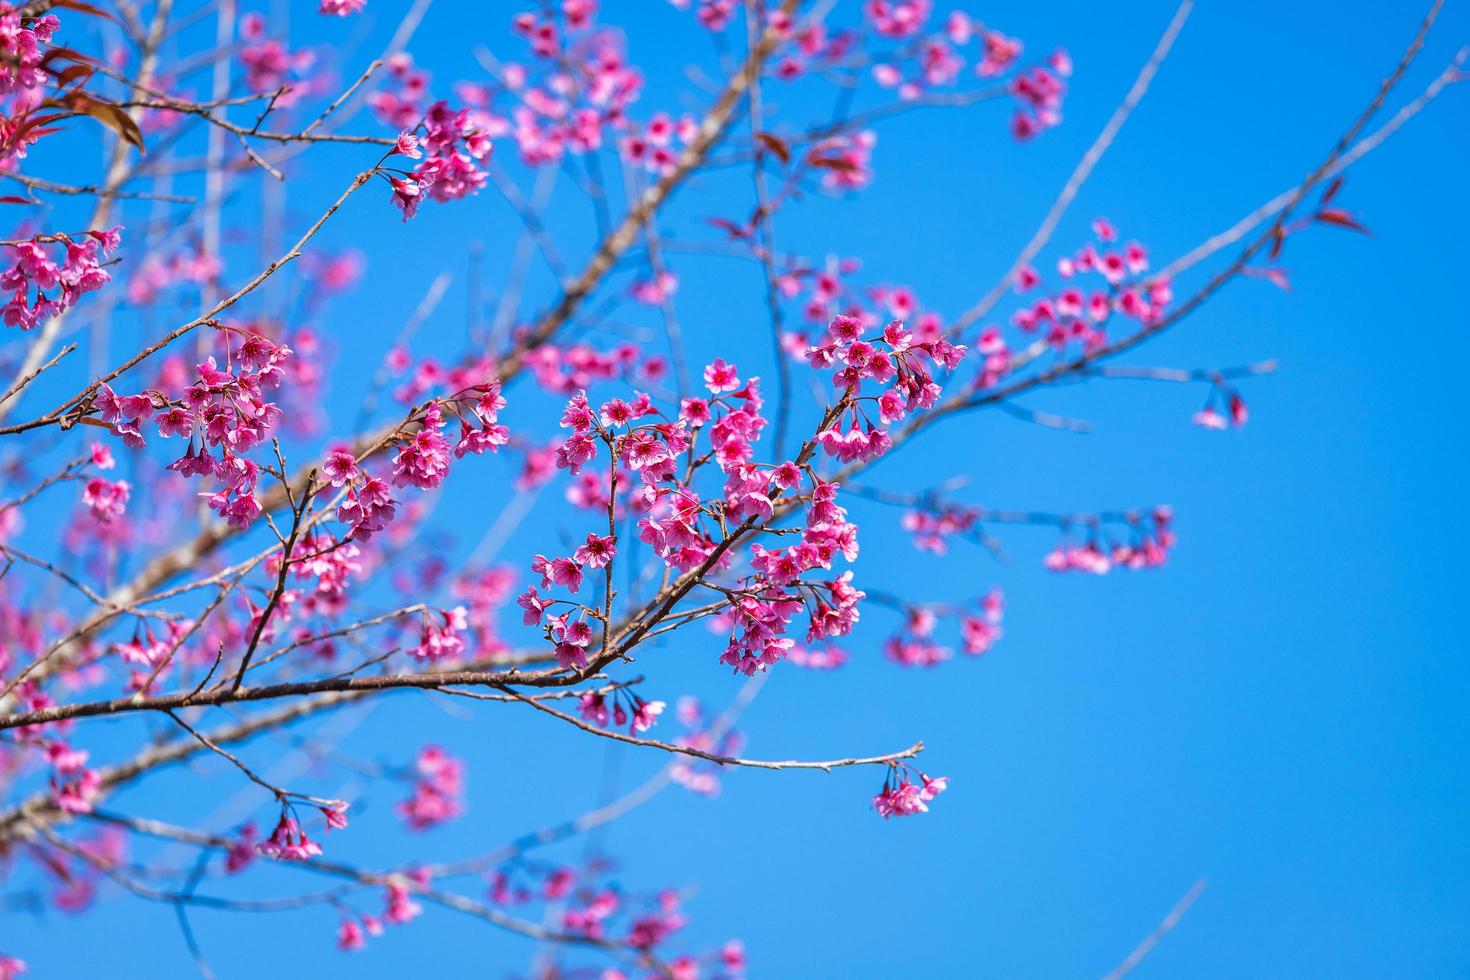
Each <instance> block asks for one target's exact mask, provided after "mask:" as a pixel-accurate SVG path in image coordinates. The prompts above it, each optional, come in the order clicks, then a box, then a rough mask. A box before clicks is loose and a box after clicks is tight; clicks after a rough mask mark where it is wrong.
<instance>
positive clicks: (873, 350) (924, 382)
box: [806, 314, 965, 463]
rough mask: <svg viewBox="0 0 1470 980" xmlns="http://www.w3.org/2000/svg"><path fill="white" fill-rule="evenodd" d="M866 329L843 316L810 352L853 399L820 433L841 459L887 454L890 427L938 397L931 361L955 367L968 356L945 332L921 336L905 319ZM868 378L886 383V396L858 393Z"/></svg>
mask: <svg viewBox="0 0 1470 980" xmlns="http://www.w3.org/2000/svg"><path fill="white" fill-rule="evenodd" d="M863 328H864V323H863V321H862V320H861V319H859V318H857V317H854V316H847V315H842V314H839V315H838V316H835V317H833V318H832V321H831V323H829V324H828V326H827V335H826V337H825V338H823V339H822V340H821V341H820V342H819V343H816V344H814V345H812V346H811V347H810V348H808V349H807V351H806V358H807V361H808V362H809V363H810V364H811V365H812V366H813V367H815V368H817V369H818V370H828V369H831V370H832V371H833V376H832V383H833V385H834V386H836V387H838V388H839V389H844V390H846V392H847V396H848V398H849V399H850V400H851V404H850V405H849V406H848V408H847V409H846V410H845V411H844V412H843V413H842V415H840V416H839V417H838V418H837V419H835V420H834V421H833V424H832V425H830V426H829V427H827V428H826V429H823V430H822V432H821V433H819V434H818V437H817V438H818V441H819V442H820V443H821V446H822V448H823V449H824V450H826V452H827V454H828V455H830V456H834V457H836V458H837V459H838V460H839V461H841V462H843V463H850V462H853V461H857V460H870V459H874V458H876V457H878V456H881V455H883V453H885V452H887V451H888V448H889V446H890V445H891V440H890V438H889V435H888V429H887V428H886V427H887V426H890V425H892V424H893V423H895V422H899V421H902V420H903V419H904V418H906V417H907V416H908V415H909V414H910V413H912V412H915V411H919V410H922V409H927V408H932V407H933V406H934V404H935V403H936V402H937V401H938V399H939V395H940V387H939V385H938V384H937V383H936V382H935V380H934V376H933V374H932V373H931V371H930V369H929V366H930V364H932V365H933V366H935V367H939V368H942V369H944V370H950V371H952V370H954V368H955V367H957V366H958V365H959V363H960V361H961V360H962V359H963V358H964V356H965V348H964V347H963V346H955V345H954V344H951V343H950V342H949V341H948V340H945V339H944V337H942V336H939V337H935V338H933V339H930V340H919V339H918V338H917V337H916V336H915V335H914V334H913V333H911V332H910V331H909V330H907V329H905V328H904V324H903V321H902V320H893V321H891V322H890V323H889V324H888V325H887V326H886V327H884V328H883V331H882V333H881V334H879V335H877V336H873V337H869V338H867V339H864V338H863ZM926 362H928V363H926ZM869 381H870V382H872V383H874V384H876V385H879V386H882V387H883V388H884V390H883V392H882V394H879V395H875V396H860V395H859V394H858V392H859V390H860V389H861V388H862V386H863V383H864V382H869ZM868 402H871V403H873V407H874V409H875V410H876V414H877V416H878V423H879V424H878V425H874V423H873V420H872V417H871V414H870V413H869V411H868V409H867V408H865V403H868ZM844 421H845V422H846V429H845V430H844V428H843V423H844Z"/></svg>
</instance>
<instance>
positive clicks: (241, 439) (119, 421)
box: [92, 333, 291, 527]
mask: <svg viewBox="0 0 1470 980" xmlns="http://www.w3.org/2000/svg"><path fill="white" fill-rule="evenodd" d="M290 357H291V349H290V348H289V347H286V346H284V345H278V344H275V343H272V342H271V341H269V340H267V339H266V338H265V337H262V336H261V335H260V334H254V333H251V334H247V335H246V336H245V337H244V338H243V339H242V340H241V341H240V343H239V344H238V345H237V346H236V347H235V348H234V349H233V351H232V352H231V358H230V361H229V362H228V363H229V366H228V367H227V368H221V367H220V366H219V365H218V364H217V363H216V361H215V359H214V358H213V357H209V358H207V359H206V360H205V361H203V362H202V363H200V364H197V365H196V366H195V373H196V378H195V381H194V383H193V384H190V385H189V386H188V387H187V388H185V389H184V390H183V391H182V392H181V393H180V394H179V395H178V396H176V397H170V396H169V395H168V394H166V393H165V392H163V391H161V390H158V389H156V388H155V389H149V390H146V391H144V392H141V393H139V394H136V395H125V396H119V395H118V394H117V393H116V392H114V391H113V390H112V387H111V386H110V385H107V384H103V385H100V386H99V387H98V389H97V392H96V394H95V395H94V396H93V399H92V403H93V407H94V408H95V409H96V410H97V413H98V415H99V416H100V417H101V419H102V421H104V422H108V423H110V424H111V425H112V428H113V431H115V432H116V433H117V434H118V435H120V436H121V437H122V439H123V442H124V443H125V444H127V445H129V446H133V447H134V448H141V447H142V446H143V444H144V442H145V440H144V437H143V433H142V429H141V426H142V425H143V423H145V422H148V421H150V420H151V421H152V422H153V424H154V425H155V426H156V428H157V431H158V434H159V436H161V437H163V438H166V439H167V438H175V437H182V438H185V439H187V440H188V448H187V449H186V450H185V451H184V454H183V455H182V456H180V457H179V458H178V459H176V460H174V461H173V462H172V463H170V464H169V467H168V468H169V469H171V470H174V471H175V472H177V473H179V474H181V475H183V476H186V477H187V476H212V477H214V478H215V479H217V480H218V481H219V482H220V484H221V486H220V488H219V489H218V490H216V491H214V492H212V493H201V494H200V496H202V497H204V498H205V500H206V501H207V502H208V504H209V506H210V508H212V509H213V510H215V511H216V512H217V513H218V514H219V515H220V516H221V517H223V518H225V519H226V520H227V521H228V522H229V523H230V524H232V525H234V526H236V527H246V526H248V525H249V524H250V522H251V521H253V520H254V519H255V517H256V515H257V514H259V513H260V502H259V501H258V500H257V499H256V497H255V488H256V484H257V482H258V481H259V479H260V472H261V470H260V467H259V465H257V464H256V463H255V462H253V461H252V460H250V459H249V458H247V457H246V456H245V455H244V454H246V453H249V452H250V451H251V450H253V449H254V448H255V447H257V446H259V445H260V444H261V443H263V442H265V441H266V440H267V439H268V438H269V436H270V433H271V429H272V427H273V426H274V425H275V424H276V422H277V420H278V419H279V418H280V415H281V410H280V409H279V408H278V407H277V406H276V404H275V403H274V402H270V401H266V397H265V392H266V391H267V390H268V389H271V388H275V387H277V386H278V385H279V384H280V383H281V380H282V378H283V377H284V372H283V367H282V366H283V364H284V363H285V362H286V361H287V360H288V359H289V358H290ZM216 451H217V452H218V455H216V454H215V452H216Z"/></svg>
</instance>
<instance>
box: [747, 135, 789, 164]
mask: <svg viewBox="0 0 1470 980" xmlns="http://www.w3.org/2000/svg"><path fill="white" fill-rule="evenodd" d="M755 138H756V140H757V141H758V142H759V143H760V144H761V145H762V146H764V147H765V148H766V149H768V150H770V151H771V152H772V153H774V154H775V155H776V156H777V157H778V158H779V159H780V161H781V162H782V163H783V164H787V163H790V162H791V147H789V146H787V145H786V141H785V140H783V139H781V138H780V137H779V136H772V135H771V134H770V133H756V134H755Z"/></svg>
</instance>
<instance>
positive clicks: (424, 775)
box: [397, 745, 464, 830]
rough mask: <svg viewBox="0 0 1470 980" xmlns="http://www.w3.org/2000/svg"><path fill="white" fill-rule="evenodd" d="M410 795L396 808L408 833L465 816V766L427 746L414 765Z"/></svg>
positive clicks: (437, 748) (439, 750)
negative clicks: (413, 777) (414, 774)
mask: <svg viewBox="0 0 1470 980" xmlns="http://www.w3.org/2000/svg"><path fill="white" fill-rule="evenodd" d="M414 770H415V772H416V774H417V775H416V778H415V779H414V783H413V793H412V794H411V795H410V796H409V798H408V799H406V800H403V801H402V802H400V803H399V804H398V806H397V810H398V815H399V816H400V817H402V818H403V822H404V823H405V824H407V825H408V828H409V829H410V830H428V829H429V828H431V827H436V826H438V825H439V824H442V823H447V822H448V821H450V820H454V819H456V818H458V817H459V815H460V814H461V813H463V812H464V763H462V762H460V761H459V760H458V759H455V758H453V757H452V756H450V755H449V754H448V753H447V752H445V751H444V750H443V749H441V748H439V746H437V745H427V746H425V747H424V748H423V749H421V750H420V751H419V755H418V758H417V759H416V760H415V762H414Z"/></svg>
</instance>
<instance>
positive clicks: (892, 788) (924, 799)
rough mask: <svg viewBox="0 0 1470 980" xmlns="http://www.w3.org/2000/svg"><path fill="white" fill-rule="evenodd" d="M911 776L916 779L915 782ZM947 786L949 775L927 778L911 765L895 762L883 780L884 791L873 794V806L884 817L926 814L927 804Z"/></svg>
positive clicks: (927, 810)
mask: <svg viewBox="0 0 1470 980" xmlns="http://www.w3.org/2000/svg"><path fill="white" fill-rule="evenodd" d="M914 776H917V777H918V782H914V780H913V777H914ZM948 787H949V777H948V776H940V777H939V778H938V779H930V778H929V777H928V776H926V775H924V774H923V773H921V772H919V771H918V770H916V769H913V768H912V767H910V766H907V765H903V764H895V765H894V766H893V767H892V768H891V769H889V771H888V776H887V778H885V779H884V780H883V792H881V793H879V794H878V795H877V796H875V797H873V807H874V809H876V810H877V811H878V813H879V814H881V815H882V817H883V819H885V820H886V819H888V818H889V817H908V816H913V815H914V814H918V813H928V812H929V804H930V803H931V802H933V800H934V798H935V797H936V796H938V795H939V794H940V793H943V792H944V791H945V789H947V788H948Z"/></svg>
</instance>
